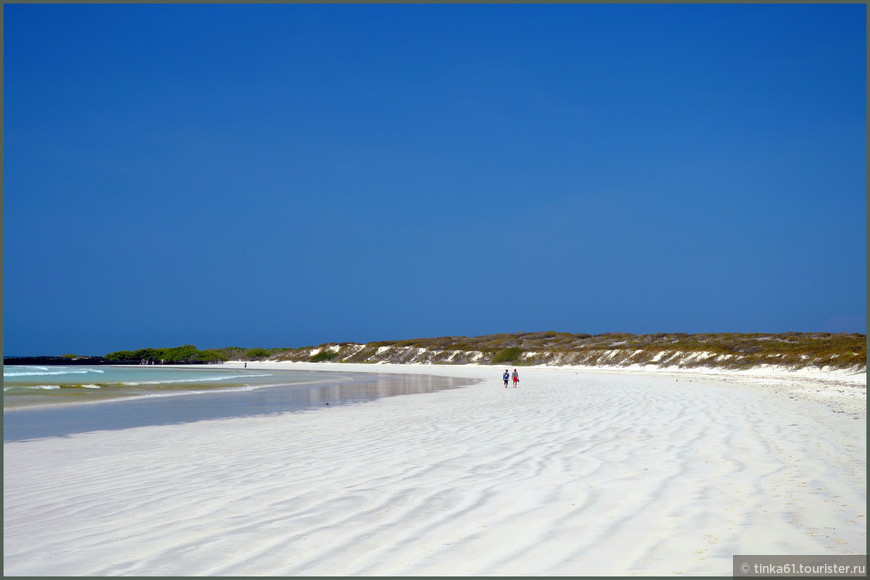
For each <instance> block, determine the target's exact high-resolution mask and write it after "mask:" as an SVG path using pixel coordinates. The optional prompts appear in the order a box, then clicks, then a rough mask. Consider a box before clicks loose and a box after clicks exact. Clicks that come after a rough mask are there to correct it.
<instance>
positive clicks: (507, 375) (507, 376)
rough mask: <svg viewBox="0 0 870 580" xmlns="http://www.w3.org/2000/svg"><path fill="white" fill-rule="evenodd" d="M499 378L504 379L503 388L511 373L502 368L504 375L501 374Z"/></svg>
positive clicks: (505, 386)
mask: <svg viewBox="0 0 870 580" xmlns="http://www.w3.org/2000/svg"><path fill="white" fill-rule="evenodd" d="M501 378H503V379H504V388H507V383H508V379H510V378H511V375H510V373H509V372H508V370H507V369H505V370H504V375H502V377H501Z"/></svg>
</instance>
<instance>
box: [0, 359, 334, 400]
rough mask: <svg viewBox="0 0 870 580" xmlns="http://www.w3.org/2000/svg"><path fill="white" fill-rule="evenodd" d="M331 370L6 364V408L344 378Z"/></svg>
mask: <svg viewBox="0 0 870 580" xmlns="http://www.w3.org/2000/svg"><path fill="white" fill-rule="evenodd" d="M341 379H342V377H341V376H338V377H336V376H334V374H332V373H330V376H329V378H328V379H327V378H326V377H325V376H324V373H317V372H304V371H262V370H261V371H254V370H251V371H247V370H241V369H221V368H220V367H219V366H211V365H209V366H208V367H203V368H201V369H200V368H195V369H190V368H177V367H161V366H129V367H128V366H4V367H3V408H4V409H14V408H21V407H32V406H36V405H40V406H42V405H58V404H72V403H88V402H97V401H103V400H107V399H118V398H127V397H140V398H141V397H167V396H177V395H189V394H195V393H202V392H209V391H216V390H251V389H256V388H263V387H269V386H274V385H287V384H294V383H303V382H312V381H323V380H331V381H334V380H341Z"/></svg>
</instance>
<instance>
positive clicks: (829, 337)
mask: <svg viewBox="0 0 870 580" xmlns="http://www.w3.org/2000/svg"><path fill="white" fill-rule="evenodd" d="M866 342H867V337H866V336H865V335H863V334H846V333H840V334H831V333H796V332H789V333H783V334H761V333H748V334H740V333H724V334H686V333H664V332H662V333H657V334H640V335H636V334H628V333H615V332H613V333H607V334H598V335H590V334H572V333H568V332H555V331H552V330H551V331H545V332H518V333H512V334H490V335H485V336H475V337H466V336H444V337H438V338H415V339H409V340H392V341H379V342H371V343H368V344H354V343H347V342H342V343H326V344H322V345H320V346H319V347H312V346H305V347H299V348H243V347H227V348H223V349H217V350H206V351H200V350H198V349H197V348H196V347H195V346H191V345H184V346H179V347H175V348H168V349H155V348H146V349H141V350H138V351H119V352H116V353H111V354H109V355H107V356H106V358H108V359H110V360H116V361H125V362H134V361H146V362H156V363H159V362H160V361H164V362H166V363H204V362H222V361H225V360H243V359H244V360H265V359H269V360H275V361H282V360H288V361H298V362H326V361H335V360H339V361H342V362H352V363H372V362H377V361H385V362H392V363H398V364H401V363H410V362H423V363H430V364H469V363H478V364H501V363H505V364H507V363H510V364H515V365H519V364H523V365H536V364H550V365H587V366H595V365H604V364H606V365H617V366H619V365H645V364H654V365H657V366H660V367H669V366H670V367H681V368H691V367H700V366H706V367H723V368H752V367H756V366H759V365H777V366H782V367H789V368H803V367H820V368H821V367H831V368H840V369H861V368H866V366H867V347H866ZM315 349H319V351H318V352H317V354H315V355H313V356H312V355H311V352H312V351H314V350H315Z"/></svg>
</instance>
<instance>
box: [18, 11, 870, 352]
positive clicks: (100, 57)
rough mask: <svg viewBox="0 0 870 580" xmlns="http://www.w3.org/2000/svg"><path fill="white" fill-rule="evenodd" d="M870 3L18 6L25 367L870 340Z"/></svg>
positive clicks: (20, 300)
mask: <svg viewBox="0 0 870 580" xmlns="http://www.w3.org/2000/svg"><path fill="white" fill-rule="evenodd" d="M866 22H867V17H866V7H865V6H864V5H653V6H649V5H331V6H318V5H302V6H299V5H244V4H241V5H15V4H13V5H6V6H5V7H4V42H5V47H4V48H5V59H4V67H5V68H4V91H5V95H4V99H5V111H4V113H5V118H4V123H5V125H4V137H5V145H4V158H5V159H4V161H5V168H4V171H5V174H4V179H5V182H4V200H3V210H4V219H3V221H4V224H3V225H4V233H3V238H4V240H3V241H4V250H3V253H4V304H3V307H4V335H3V336H4V351H5V353H6V354H7V355H10V354H19V355H24V354H64V353H78V354H105V353H106V352H109V351H114V350H121V349H135V348H143V347H147V346H153V347H161V346H175V345H178V344H183V343H191V344H195V345H197V346H198V347H200V348H214V347H221V346H231V345H232V346H247V347H254V346H262V347H273V346H304V345H315V344H320V343H323V342H327V341H358V342H366V341H372V340H388V339H402V338H415V337H432V336H446V335H466V336H473V335H480V334H490V333H498V332H519V331H539V330H558V331H567V332H587V333H591V334H596V333H603V332H611V331H622V332H632V333H637V334H641V333H651V332H690V333H695V332H787V331H835V332H836V331H849V332H862V333H864V332H866V302H867V296H866V294H867V287H866V278H867V269H866V267H867V266H866V154H867V146H866V144H867V138H866V126H867V119H866V104H867V94H866V70H867V63H866V47H867V42H866Z"/></svg>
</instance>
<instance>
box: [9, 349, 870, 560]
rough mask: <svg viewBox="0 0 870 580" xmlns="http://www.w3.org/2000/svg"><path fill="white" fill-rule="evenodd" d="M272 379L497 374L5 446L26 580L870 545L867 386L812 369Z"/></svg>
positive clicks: (720, 554)
mask: <svg viewBox="0 0 870 580" xmlns="http://www.w3.org/2000/svg"><path fill="white" fill-rule="evenodd" d="M227 364H233V363H227ZM253 364H256V363H248V368H249V369H250V368H252V365H253ZM259 364H262V365H269V364H274V365H281V366H279V367H278V368H290V369H296V368H298V369H300V370H303V368H304V367H305V366H310V367H311V368H316V369H317V370H327V369H328V368H332V369H334V370H336V371H344V372H356V370H357V369H360V370H361V371H362V372H366V371H367V372H377V373H406V374H407V373H409V372H410V373H422V374H432V375H445V376H454V377H464V378H472V379H481V381H480V382H478V383H475V384H471V385H469V386H465V387H460V388H455V389H449V390H445V391H438V392H433V393H425V394H417V395H414V396H409V397H388V398H384V399H378V400H375V401H371V402H369V403H366V404H365V405H358V406H339V407H335V408H329V409H323V408H320V409H316V410H310V411H304V412H300V413H293V414H286V415H280V416H260V417H248V418H233V419H225V420H214V421H202V422H198V423H189V424H182V425H169V426H159V427H141V428H134V429H127V430H123V431H117V432H112V433H86V434H81V435H74V436H71V437H67V438H56V439H46V440H38V441H26V442H13V443H5V444H4V461H5V466H4V467H5V469H4V483H5V485H4V530H5V531H4V540H5V542H4V544H5V545H4V548H5V550H4V573H5V574H6V575H344V576H349V575H614V574H615V575H633V574H635V575H673V574H696V575H729V574H731V571H732V568H731V565H732V564H731V562H732V560H731V556H732V555H734V554H753V553H770V554H852V553H857V554H863V553H865V550H866V382H865V383H864V385H863V389H862V388H861V385H860V384H859V383H860V382H859V381H857V380H854V381H852V382H851V383H850V382H849V381H848V380H843V381H840V383H842V384H840V385H839V387H837V386H834V387H833V388H835V389H836V388H843V389H844V390H845V387H843V386H842V385H848V384H854V385H855V386H854V389H855V390H856V391H861V392H862V393H863V402H864V406H863V408H862V409H861V410H860V412H859V410H858V409H857V403H856V402H857V401H859V400H861V396H858V395H854V396H852V395H850V396H848V397H846V396H845V395H844V396H843V397H829V399H828V400H825V399H823V398H822V397H821V395H819V394H815V395H812V393H810V394H809V395H806V396H805V397H803V398H799V397H797V396H796V394H797V393H798V392H799V391H800V389H802V388H803V389H806V388H808V386H812V385H813V384H811V383H808V382H806V381H805V380H792V379H794V377H792V378H791V379H789V378H787V377H780V378H778V379H777V380H776V381H775V382H776V384H773V383H772V382H771V380H772V379H770V378H765V377H758V378H754V379H753V378H749V377H745V376H739V375H738V376H734V375H726V376H725V377H709V376H704V375H703V374H698V373H693V374H691V376H690V374H689V373H679V375H678V376H666V375H664V374H662V373H655V372H653V373H650V372H646V373H644V372H626V371H625V369H619V370H617V371H600V370H596V371H594V372H589V371H590V369H585V368H584V369H565V368H540V367H517V368H518V370H519V372H520V386H519V388H517V389H513V388H512V387H511V388H507V389H505V388H504V387H503V384H502V381H501V376H500V375H501V372H502V371H503V369H504V368H508V367H507V366H494V365H488V366H485V367H483V366H476V365H468V366H462V367H457V366H449V367H448V366H441V365H413V366H412V365H380V364H379V365H371V364H365V365H353V364H349V363H337V364H332V365H329V363H259ZM327 365H329V366H327ZM254 368H256V367H254ZM510 368H511V369H512V368H513V367H510ZM830 380H835V381H839V380H840V379H836V378H832V379H830ZM830 384H831V383H830V381H829V382H825V381H824V380H820V381H817V382H816V383H814V386H813V388H817V389H825V388H827V387H829V386H830ZM811 396H815V398H811ZM840 399H842V401H841V400H840ZM844 401H846V402H851V403H856V404H855V405H854V406H855V407H856V409H855V410H854V413H857V416H855V415H850V414H848V413H842V412H836V411H837V409H835V408H834V407H832V406H831V405H834V404H836V405H840V406H843V404H844ZM851 403H850V404H851ZM60 490H62V492H61V491H60Z"/></svg>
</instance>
